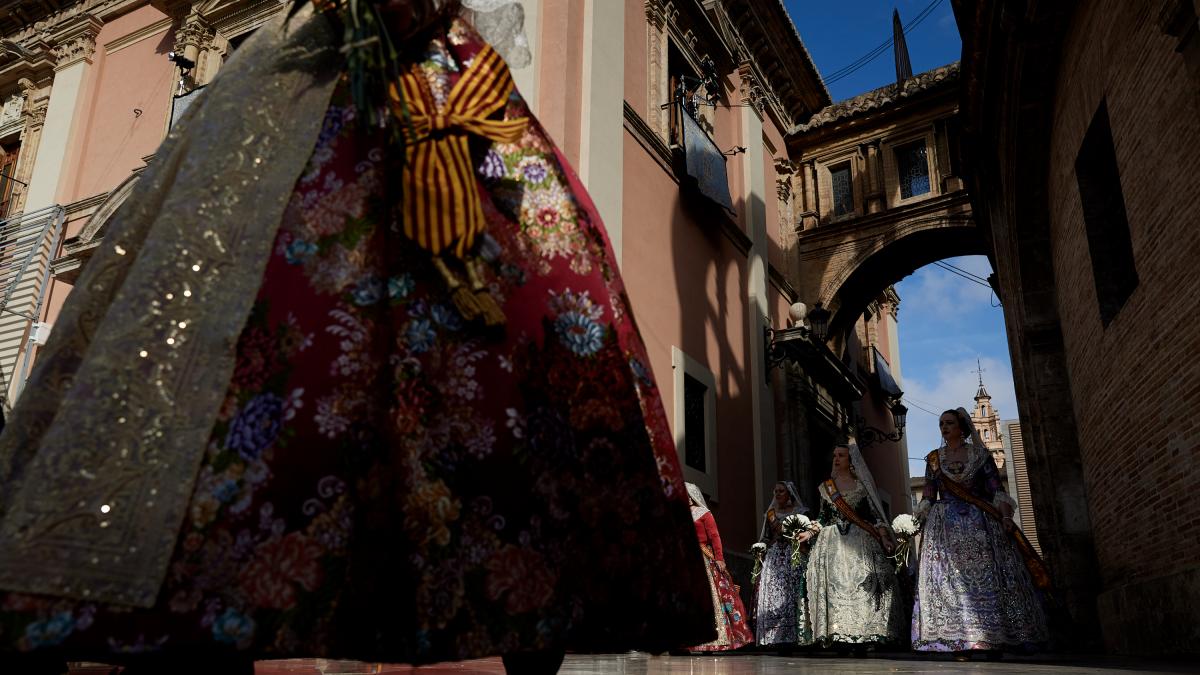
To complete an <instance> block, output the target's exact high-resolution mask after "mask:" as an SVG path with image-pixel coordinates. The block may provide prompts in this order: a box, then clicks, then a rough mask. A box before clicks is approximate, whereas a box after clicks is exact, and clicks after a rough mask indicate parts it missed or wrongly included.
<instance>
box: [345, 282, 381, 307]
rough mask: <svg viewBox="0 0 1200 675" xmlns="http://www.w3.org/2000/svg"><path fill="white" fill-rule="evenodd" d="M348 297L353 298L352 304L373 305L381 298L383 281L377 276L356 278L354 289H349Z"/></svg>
mask: <svg viewBox="0 0 1200 675" xmlns="http://www.w3.org/2000/svg"><path fill="white" fill-rule="evenodd" d="M350 297H352V298H354V304H356V305H358V306H360V307H365V306H367V305H373V304H375V303H377V302H379V301H380V300H382V299H383V282H382V281H380V280H379V277H374V276H371V277H363V278H362V279H359V280H358V285H357V286H355V287H354V290H352V291H350Z"/></svg>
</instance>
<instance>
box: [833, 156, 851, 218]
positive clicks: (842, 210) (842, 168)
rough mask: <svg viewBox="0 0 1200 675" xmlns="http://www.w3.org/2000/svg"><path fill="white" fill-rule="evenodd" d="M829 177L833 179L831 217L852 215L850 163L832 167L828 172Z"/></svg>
mask: <svg viewBox="0 0 1200 675" xmlns="http://www.w3.org/2000/svg"><path fill="white" fill-rule="evenodd" d="M829 175H830V177H831V178H832V179H833V215H834V216H844V215H846V214H847V213H854V185H853V184H852V183H851V181H850V163H849V162H847V163H845V164H839V165H838V166H835V167H833V168H832V169H830V170H829Z"/></svg>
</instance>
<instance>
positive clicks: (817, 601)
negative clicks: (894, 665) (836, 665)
mask: <svg viewBox="0 0 1200 675" xmlns="http://www.w3.org/2000/svg"><path fill="white" fill-rule="evenodd" d="M806 581H807V588H808V610H809V616H810V617H811V619H812V630H813V639H814V640H816V641H819V642H822V643H825V644H831V643H849V644H866V643H887V642H894V641H897V640H899V639H900V636H901V634H902V633H901V631H902V630H903V627H902V626H901V625H900V621H901V619H900V616H901V612H902V608H901V607H900V605H899V584H898V583H897V579H896V574H895V570H894V567H893V565H892V563H891V561H889V560H888V558H887V556H886V555H885V554H884V552H883V549H881V548H880V547H879V543H878V542H876V541H875V538H874V537H872V536H871V535H869V534H867V533H866V532H864V531H863V529H862V528H860V527H858V526H856V525H854V524H850V526H849V528H848V529H847V530H846V532H845V534H843V533H842V532H841V529H840V527H839V526H838V525H836V524H833V525H827V526H825V527H824V528H823V529H822V530H821V533H820V535H818V536H817V543H816V544H815V545H814V546H813V550H812V555H811V556H810V557H809V560H808V573H807V576H806Z"/></svg>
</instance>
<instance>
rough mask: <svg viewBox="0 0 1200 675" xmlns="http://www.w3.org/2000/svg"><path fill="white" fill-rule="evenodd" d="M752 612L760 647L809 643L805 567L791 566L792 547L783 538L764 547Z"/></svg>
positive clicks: (810, 635) (809, 628)
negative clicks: (765, 548)
mask: <svg viewBox="0 0 1200 675" xmlns="http://www.w3.org/2000/svg"><path fill="white" fill-rule="evenodd" d="M755 597H756V601H755V610H754V620H755V624H754V634H755V638H756V640H757V642H758V644H760V645H764V646H766V645H795V644H808V643H810V642H812V629H811V627H810V626H809V622H808V601H807V600H806V598H805V588H804V564H803V561H802V563H801V564H800V565H798V566H795V567H793V566H792V547H791V544H789V543H788V542H787V541H786V540H784V539H783V538H780V539H777V540H776V541H775V542H773V543H771V544H770V545H769V546H768V547H767V552H766V553H765V554H764V556H763V561H762V571H761V572H760V573H759V576H758V590H757V594H756V596H755Z"/></svg>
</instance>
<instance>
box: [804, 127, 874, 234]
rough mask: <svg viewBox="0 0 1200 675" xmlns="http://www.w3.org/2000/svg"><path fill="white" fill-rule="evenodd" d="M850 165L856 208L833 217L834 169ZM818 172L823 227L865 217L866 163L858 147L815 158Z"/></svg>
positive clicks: (820, 216)
mask: <svg viewBox="0 0 1200 675" xmlns="http://www.w3.org/2000/svg"><path fill="white" fill-rule="evenodd" d="M846 163H849V164H850V182H851V186H852V189H853V190H854V208H853V209H851V211H850V212H849V213H845V214H842V215H840V216H835V215H833V169H834V168H836V167H839V166H841V165H842V164H846ZM813 165H814V166H815V167H816V171H817V194H818V199H817V203H818V204H819V205H820V212H819V218H820V223H821V224H822V225H829V224H832V223H840V222H842V221H845V220H853V219H854V218H858V217H859V216H861V215H863V212H864V211H863V195H865V194H866V192H867V174H866V168H867V167H866V163H865V162H864V161H863V156H862V153H861V151H860V150H859V147H858V146H857V145H851V146H847V147H843V148H840V149H837V150H834V151H832V152H827V153H825V154H823V155H819V156H817V157H815V158H813Z"/></svg>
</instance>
